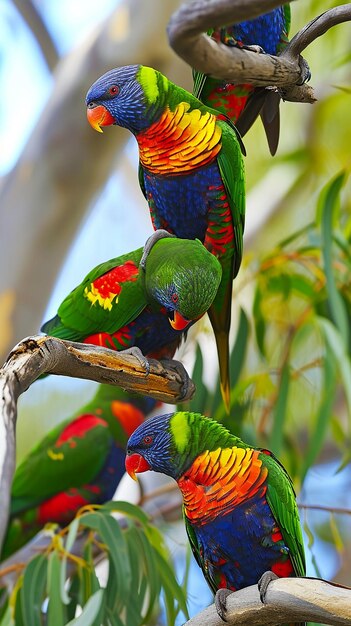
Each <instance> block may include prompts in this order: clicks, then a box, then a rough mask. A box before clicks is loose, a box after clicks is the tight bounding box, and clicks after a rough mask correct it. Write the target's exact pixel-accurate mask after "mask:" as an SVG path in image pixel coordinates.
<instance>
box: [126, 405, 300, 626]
mask: <svg viewBox="0 0 351 626" xmlns="http://www.w3.org/2000/svg"><path fill="white" fill-rule="evenodd" d="M126 469H127V472H128V473H129V474H130V476H131V477H132V478H135V475H136V474H137V473H140V472H145V471H147V470H153V471H155V472H162V473H163V474H166V475H168V476H171V477H172V478H174V479H175V480H176V482H177V484H178V486H179V489H180V490H181V493H182V496H183V513H184V520H185V526H186V530H187V534H188V538H189V541H190V545H191V548H192V551H193V554H194V556H195V559H196V561H197V563H198V565H199V566H200V567H201V569H202V572H203V574H204V577H205V579H206V581H207V583H208V584H209V586H210V588H211V589H212V591H213V592H214V593H215V594H216V605H217V609H218V611H219V614H220V615H221V617H223V618H224V617H225V610H226V596H227V595H228V592H229V591H236V590H238V589H242V588H243V587H247V586H249V585H255V584H257V583H259V581H260V579H261V577H262V576H263V575H265V576H264V578H263V581H262V583H261V584H262V585H263V587H265V586H266V585H267V582H264V580H265V578H267V577H268V582H269V581H270V579H271V577H274V575H276V576H278V577H289V576H304V575H305V557H304V548H303V540H302V533H301V527H300V522H299V514H298V509H297V505H296V499H295V492H294V488H293V485H292V482H291V479H290V477H289V475H288V474H287V472H286V470H285V469H284V467H283V466H282V465H281V463H280V462H279V461H278V459H277V458H276V457H275V456H274V455H273V454H272V453H271V452H269V451H268V450H264V449H261V448H253V447H252V446H249V445H247V444H246V443H244V442H243V441H242V440H241V439H239V438H238V437H236V436H235V435H233V434H232V433H230V432H229V431H228V430H227V429H226V428H224V426H222V425H221V424H219V423H218V422H216V421H214V420H212V419H210V418H208V417H204V416H203V415H201V414H200V413H189V412H183V411H179V412H177V413H169V414H167V415H160V416H157V417H154V418H150V419H149V420H147V421H146V422H144V423H143V424H142V425H141V426H139V427H138V428H137V429H136V430H135V431H134V433H133V434H132V435H131V437H130V439H129V441H128V444H127V456H126ZM266 572H270V573H271V574H269V575H266V574H265V573H266Z"/></svg>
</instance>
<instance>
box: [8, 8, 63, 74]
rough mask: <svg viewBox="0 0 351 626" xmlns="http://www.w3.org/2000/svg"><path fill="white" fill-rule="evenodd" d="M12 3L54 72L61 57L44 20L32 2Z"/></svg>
mask: <svg viewBox="0 0 351 626" xmlns="http://www.w3.org/2000/svg"><path fill="white" fill-rule="evenodd" d="M12 2H13V4H14V5H15V7H16V9H17V11H18V12H19V14H20V15H21V16H22V18H23V19H24V21H25V22H26V24H27V26H28V28H29V29H30V30H31V31H32V34H33V36H34V38H35V40H36V42H37V44H38V46H39V48H40V50H41V52H42V55H43V57H44V60H45V63H46V65H47V66H48V68H49V70H50V71H51V72H52V71H53V70H54V69H55V67H56V65H57V62H58V60H59V55H58V52H57V49H56V46H55V44H54V42H53V39H52V37H51V35H50V33H49V31H48V29H47V28H46V25H45V22H44V20H43V18H42V17H41V15H40V13H39V11H38V10H37V8H36V7H35V5H34V4H33V2H32V0H12Z"/></svg>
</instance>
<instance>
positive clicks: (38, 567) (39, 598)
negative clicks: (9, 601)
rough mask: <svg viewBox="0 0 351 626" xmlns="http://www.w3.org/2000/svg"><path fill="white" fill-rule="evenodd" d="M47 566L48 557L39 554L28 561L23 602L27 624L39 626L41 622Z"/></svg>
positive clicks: (28, 625) (26, 625) (24, 617)
mask: <svg viewBox="0 0 351 626" xmlns="http://www.w3.org/2000/svg"><path fill="white" fill-rule="evenodd" d="M47 567H48V561H47V559H46V557H45V556H44V555H43V554H39V555H38V556H36V557H34V559H32V560H31V561H30V562H29V563H28V565H27V567H26V569H25V571H24V576H23V587H22V593H21V603H22V612H23V621H24V624H25V626H38V624H40V623H41V606H42V603H43V600H44V594H45V585H46V579H47Z"/></svg>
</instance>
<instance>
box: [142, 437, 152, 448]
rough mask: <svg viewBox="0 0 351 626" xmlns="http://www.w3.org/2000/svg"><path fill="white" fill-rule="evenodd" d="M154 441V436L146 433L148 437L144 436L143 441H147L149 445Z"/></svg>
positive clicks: (146, 443)
mask: <svg viewBox="0 0 351 626" xmlns="http://www.w3.org/2000/svg"><path fill="white" fill-rule="evenodd" d="M152 442H153V438H152V437H151V436H150V435H146V437H144V439H143V443H145V445H147V446H149V445H150V444H151V443H152Z"/></svg>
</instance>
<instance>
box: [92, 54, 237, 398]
mask: <svg viewBox="0 0 351 626" xmlns="http://www.w3.org/2000/svg"><path fill="white" fill-rule="evenodd" d="M86 104H87V116H88V120H89V122H90V124H91V126H92V127H93V128H95V129H96V130H99V131H101V127H102V126H109V125H111V124H117V125H118V126H123V127H125V128H128V129H129V130H130V131H131V132H132V133H133V134H134V136H135V138H136V140H137V142H138V145H139V157H140V169H139V182H140V186H141V189H142V191H143V193H144V196H145V198H146V200H147V202H148V204H149V209H150V214H151V219H152V222H153V225H154V228H163V229H165V230H168V231H169V232H170V233H173V234H175V235H176V236H177V237H182V238H186V239H195V238H197V239H200V241H202V242H203V243H204V245H205V246H206V248H207V249H208V250H210V251H211V252H212V253H213V254H214V255H216V256H217V257H218V259H219V261H220V263H221V265H222V270H223V274H222V282H221V285H220V288H219V289H218V292H217V295H216V298H215V300H214V302H213V304H212V305H211V307H210V309H209V316H210V320H211V323H212V326H213V329H214V334H215V338H216V342H217V349H218V358H219V366H220V375H221V385H222V393H223V398H224V400H225V403H226V406H227V407H228V406H229V394H230V380H229V345H228V335H229V328H230V316H231V300H232V298H231V295H232V281H233V278H234V277H235V276H236V274H237V272H238V270H239V267H240V263H241V258H242V248H243V231H244V216H245V188H244V166H243V159H242V151H244V148H243V145H242V142H241V139H240V136H239V135H238V133H237V131H236V128H235V127H234V126H233V124H232V123H231V122H230V120H229V119H227V118H225V117H224V116H223V115H221V114H218V112H217V111H214V110H213V109H210V108H208V107H206V106H204V105H203V104H202V103H201V102H200V101H199V100H198V99H197V98H194V96H192V95H191V94H190V93H189V92H187V91H185V90H184V89H182V88H181V87H178V86H177V85H174V84H173V83H172V82H170V81H169V80H168V79H167V78H166V77H165V76H163V75H162V74H161V73H160V72H158V71H156V70H154V69H152V68H151V67H145V66H143V65H130V66H126V67H120V68H117V69H114V70H111V71H109V72H107V73H106V74H104V75H103V76H102V77H101V78H99V79H98V80H97V81H96V82H95V83H94V84H93V85H92V87H90V89H89V91H88V94H87V97H86Z"/></svg>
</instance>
